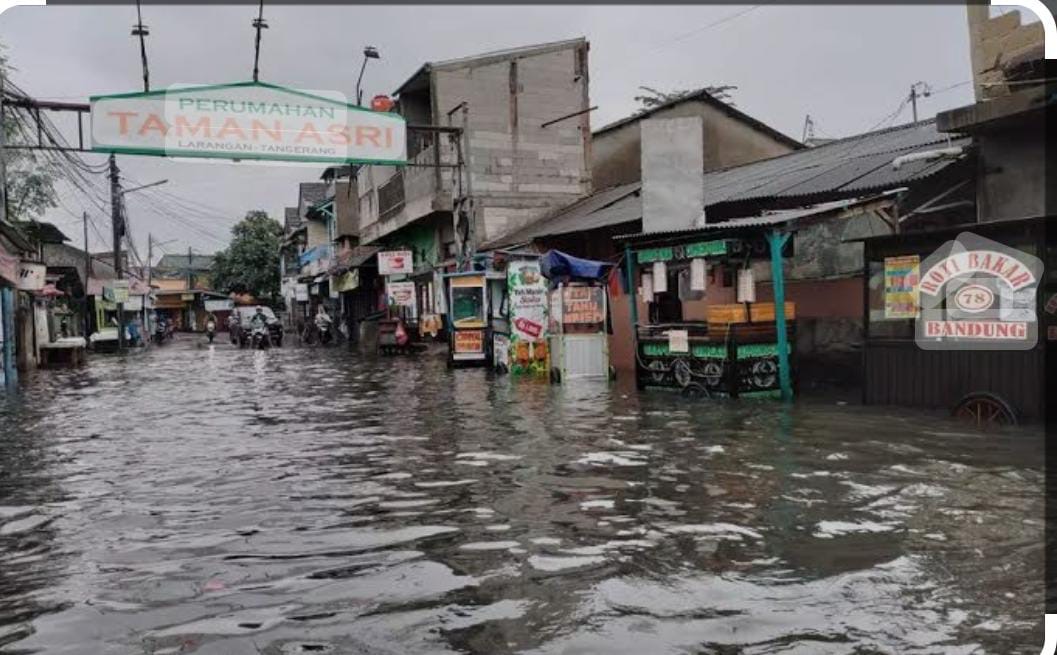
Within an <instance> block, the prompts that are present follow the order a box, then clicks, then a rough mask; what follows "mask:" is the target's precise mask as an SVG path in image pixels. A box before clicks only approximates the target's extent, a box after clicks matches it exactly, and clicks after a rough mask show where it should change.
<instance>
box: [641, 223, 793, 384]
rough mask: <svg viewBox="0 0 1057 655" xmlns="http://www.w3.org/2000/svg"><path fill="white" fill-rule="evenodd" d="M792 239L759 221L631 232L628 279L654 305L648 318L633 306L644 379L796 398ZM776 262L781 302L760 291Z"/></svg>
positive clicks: (776, 294) (775, 292) (777, 294)
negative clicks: (787, 274) (789, 287)
mask: <svg viewBox="0 0 1057 655" xmlns="http://www.w3.org/2000/svg"><path fill="white" fill-rule="evenodd" d="M790 237H791V233H788V232H781V231H779V230H776V229H767V228H765V227H763V226H759V227H758V226H752V225H750V226H745V227H743V228H742V229H726V230H724V229H716V228H703V229H700V230H686V231H682V232H676V233H662V234H639V235H626V236H625V237H623V238H622V240H623V241H624V242H625V244H626V251H625V253H626V254H625V261H626V263H627V277H628V286H629V288H636V281H637V288H638V293H639V295H640V296H641V298H642V299H643V300H644V301H645V302H646V307H647V316H646V317H645V319H646V320H645V321H643V322H641V323H640V322H639V321H638V318H637V312H636V311H635V309H634V303H633V305H632V317H631V318H632V322H633V324H634V330H635V331H634V334H635V362H636V366H635V381H636V385H637V386H638V387H639V388H640V389H643V388H646V387H648V386H659V387H674V388H676V389H680V390H681V391H682V392H683V393H684V394H686V395H688V396H709V397H711V396H729V397H750V396H775V397H783V398H787V399H788V398H791V397H792V394H793V375H792V373H791V371H792V370H793V369H794V368H795V365H794V362H793V361H792V360H793V353H794V351H795V348H794V347H793V344H794V339H795V333H796V328H795V312H796V308H795V306H794V304H793V303H791V302H785V291H784V288H785V284H784V276H783V272H782V259H784V258H788V257H790V256H791V255H792V245H793V241H792V239H791V238H790ZM767 260H770V264H771V266H770V269H771V286H772V290H773V295H774V297H775V300H777V301H778V302H757V299H756V281H755V280H756V276H757V274H758V273H759V272H760V270H761V268H762V267H763V266H765V262H767ZM709 278H711V279H712V280H713V282H712V283H711V284H709V283H708V279H709ZM720 279H728V280H729V281H730V284H729V285H727V284H717V282H718V281H719V280H720ZM716 286H720V287H725V289H722V288H721V289H719V290H716V289H714V287H716ZM706 288H707V289H709V290H711V293H709V294H708V295H706ZM727 289H729V291H727ZM729 296H733V297H729ZM731 301H736V302H731ZM702 310H703V311H702Z"/></svg>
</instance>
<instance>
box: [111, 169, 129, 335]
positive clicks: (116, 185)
mask: <svg viewBox="0 0 1057 655" xmlns="http://www.w3.org/2000/svg"><path fill="white" fill-rule="evenodd" d="M107 163H108V165H109V166H110V222H111V224H112V227H113V237H114V276H115V277H116V278H117V279H119V280H121V279H123V273H122V271H121V237H122V235H123V234H124V233H125V225H124V222H123V221H122V216H121V181H120V180H119V179H118V170H117V158H116V157H114V153H110V157H109V159H108V160H107ZM117 346H118V349H120V350H124V349H125V303H123V302H119V303H118V304H117Z"/></svg>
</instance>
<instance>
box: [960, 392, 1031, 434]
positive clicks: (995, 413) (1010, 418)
mask: <svg viewBox="0 0 1057 655" xmlns="http://www.w3.org/2000/svg"><path fill="white" fill-rule="evenodd" d="M951 415H952V416H954V417H955V418H958V419H962V420H964V421H969V422H971V423H973V424H974V425H975V426H976V427H978V428H986V427H992V426H997V425H1016V424H1017V413H1016V412H1015V411H1014V410H1013V408H1012V407H1011V406H1010V405H1009V403H1007V402H1006V401H1005V400H1003V399H1002V398H1001V397H1000V396H997V395H995V394H993V393H988V392H986V391H979V392H974V393H971V394H969V395H967V396H965V397H964V398H962V399H961V400H959V401H958V402H957V403H955V405H954V409H953V410H951Z"/></svg>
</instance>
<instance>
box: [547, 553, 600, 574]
mask: <svg viewBox="0 0 1057 655" xmlns="http://www.w3.org/2000/svg"><path fill="white" fill-rule="evenodd" d="M605 561H606V558H605V557H601V556H594V557H590V556H589V557H551V556H549V555H532V556H531V557H529V558H528V563H529V566H531V567H532V568H534V569H536V570H537V571H545V572H547V573H554V572H556V571H571V570H574V569H582V568H587V567H590V566H598V565H599V564H604V563H605Z"/></svg>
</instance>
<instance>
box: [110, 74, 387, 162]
mask: <svg viewBox="0 0 1057 655" xmlns="http://www.w3.org/2000/svg"><path fill="white" fill-rule="evenodd" d="M90 100H91V120H92V150H95V151H97V152H118V153H130V154H139V155H161V156H169V157H212V158H222V159H262V160H276V161H297V162H306V161H308V162H321V163H343V164H344V163H363V164H396V165H399V164H405V163H406V162H407V146H406V143H407V124H406V123H405V121H404V119H403V117H401V116H399V115H398V114H395V113H391V112H384V113H383V112H375V111H370V110H367V109H364V108H362V107H357V106H355V105H351V104H349V103H347V102H346V101H345V97H344V96H343V95H341V94H339V93H334V92H330V91H311V92H309V91H301V90H298V89H288V88H285V87H281V86H276V85H274V84H266V83H264V82H237V83H234V84H218V85H215V86H182V87H178V86H171V87H169V88H168V89H164V90H160V91H150V92H147V93H121V94H117V95H102V96H93V97H92V98H91V99H90Z"/></svg>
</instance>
